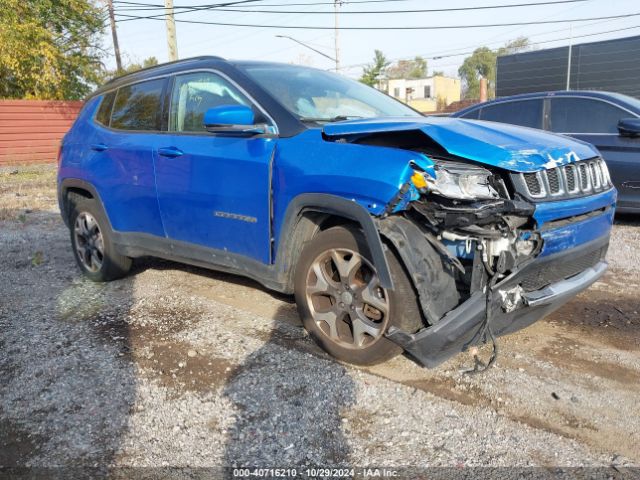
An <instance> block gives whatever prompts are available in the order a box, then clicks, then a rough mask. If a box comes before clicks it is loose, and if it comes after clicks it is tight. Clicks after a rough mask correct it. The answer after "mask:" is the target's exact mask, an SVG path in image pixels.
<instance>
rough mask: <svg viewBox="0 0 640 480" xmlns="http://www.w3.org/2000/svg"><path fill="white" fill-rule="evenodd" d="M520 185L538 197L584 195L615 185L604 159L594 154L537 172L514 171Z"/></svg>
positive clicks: (542, 198)
mask: <svg viewBox="0 0 640 480" xmlns="http://www.w3.org/2000/svg"><path fill="white" fill-rule="evenodd" d="M514 183H515V185H516V189H517V190H519V191H522V193H524V194H525V196H527V197H530V198H532V199H536V200H556V199H558V198H567V197H582V196H585V195H590V194H592V193H596V192H601V191H603V190H608V189H609V188H611V186H612V184H611V179H610V178H609V172H608V170H607V166H606V164H605V163H604V160H602V159H601V158H593V159H591V160H583V161H580V162H576V163H572V164H569V165H562V166H559V167H555V168H549V169H547V170H542V171H539V172H533V173H519V174H516V175H514Z"/></svg>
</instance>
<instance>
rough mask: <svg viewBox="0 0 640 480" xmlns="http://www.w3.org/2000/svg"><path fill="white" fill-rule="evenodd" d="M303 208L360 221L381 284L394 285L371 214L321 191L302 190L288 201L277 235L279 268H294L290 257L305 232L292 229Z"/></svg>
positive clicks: (384, 285)
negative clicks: (306, 191) (298, 232)
mask: <svg viewBox="0 0 640 480" xmlns="http://www.w3.org/2000/svg"><path fill="white" fill-rule="evenodd" d="M305 212H318V213H326V214H330V215H336V216H339V217H344V218H348V219H349V220H353V221H355V222H357V223H359V224H360V226H361V227H362V231H363V232H364V236H365V238H366V240H367V245H368V246H369V250H370V252H371V257H372V258H371V261H372V262H373V264H374V266H375V267H376V270H377V271H378V277H379V278H380V285H381V286H382V287H383V288H388V289H393V281H392V279H391V273H390V271H389V265H388V263H387V257H386V256H385V254H384V246H383V245H382V241H381V240H380V235H379V234H378V229H377V227H376V225H375V223H374V221H373V218H372V217H371V215H370V214H369V213H368V212H367V211H366V210H365V209H364V208H363V207H362V206H361V205H359V204H358V203H356V202H354V201H350V200H347V199H345V198H342V197H338V196H335V195H328V194H322V193H306V194H301V195H298V196H297V197H295V198H294V199H293V200H292V201H291V202H290V203H289V206H288V207H287V211H286V214H285V219H284V222H283V226H282V232H283V233H282V234H281V235H280V240H279V242H278V250H277V252H276V263H277V264H278V266H279V270H280V271H281V272H288V271H289V272H292V271H293V270H294V268H293V267H294V266H295V265H294V262H292V260H293V258H292V257H293V255H295V254H299V253H300V252H299V250H300V247H301V241H300V240H301V239H303V238H304V237H305V235H304V233H303V234H302V235H300V236H298V235H294V234H293V233H294V232H295V231H296V227H297V224H298V222H299V221H300V220H301V218H302V216H303V214H304V213H305Z"/></svg>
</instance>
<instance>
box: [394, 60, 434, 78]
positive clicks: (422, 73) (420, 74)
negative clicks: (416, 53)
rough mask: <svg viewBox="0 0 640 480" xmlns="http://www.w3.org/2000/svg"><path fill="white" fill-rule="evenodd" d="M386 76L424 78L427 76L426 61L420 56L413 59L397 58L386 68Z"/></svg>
mask: <svg viewBox="0 0 640 480" xmlns="http://www.w3.org/2000/svg"><path fill="white" fill-rule="evenodd" d="M387 76H388V77H389V78H391V79H395V78H408V79H415V78H425V77H426V76H427V61H426V60H425V59H424V58H422V57H415V58H414V59H413V60H398V62H396V63H395V65H392V66H391V67H389V68H388V69H387Z"/></svg>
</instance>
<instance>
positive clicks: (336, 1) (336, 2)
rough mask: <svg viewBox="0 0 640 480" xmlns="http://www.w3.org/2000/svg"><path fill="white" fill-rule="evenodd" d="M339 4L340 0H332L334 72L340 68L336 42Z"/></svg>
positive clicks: (340, 3)
mask: <svg viewBox="0 0 640 480" xmlns="http://www.w3.org/2000/svg"><path fill="white" fill-rule="evenodd" d="M340 5H342V0H333V12H334V17H335V29H334V35H333V40H334V44H335V50H336V55H335V57H336V58H335V60H336V73H337V72H338V70H340V46H339V42H338V8H339V7H340Z"/></svg>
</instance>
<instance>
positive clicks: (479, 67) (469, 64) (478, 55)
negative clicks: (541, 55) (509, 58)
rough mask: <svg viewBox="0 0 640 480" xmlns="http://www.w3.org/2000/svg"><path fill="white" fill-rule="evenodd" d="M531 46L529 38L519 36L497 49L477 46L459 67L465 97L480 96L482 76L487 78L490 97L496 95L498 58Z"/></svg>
mask: <svg viewBox="0 0 640 480" xmlns="http://www.w3.org/2000/svg"><path fill="white" fill-rule="evenodd" d="M529 47H530V43H529V39H528V38H526V37H519V38H517V39H515V40H512V41H511V42H508V43H506V44H505V45H504V46H503V47H500V48H498V49H497V50H491V49H490V48H488V47H480V48H476V49H475V50H474V52H473V53H472V54H471V56H469V57H467V58H465V59H464V62H463V63H462V65H461V66H460V68H459V69H458V75H460V78H461V79H462V83H463V88H464V90H465V95H464V97H465V98H480V78H481V77H482V78H486V79H487V84H488V86H487V89H488V92H487V93H488V96H489V98H494V97H495V88H496V60H497V58H498V57H499V56H501V55H509V54H512V53H516V52H519V51H522V50H526V49H528V48H529Z"/></svg>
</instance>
